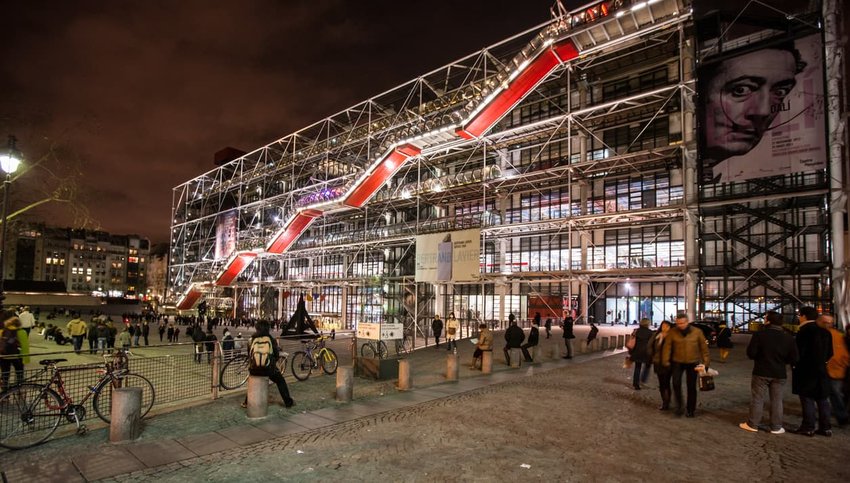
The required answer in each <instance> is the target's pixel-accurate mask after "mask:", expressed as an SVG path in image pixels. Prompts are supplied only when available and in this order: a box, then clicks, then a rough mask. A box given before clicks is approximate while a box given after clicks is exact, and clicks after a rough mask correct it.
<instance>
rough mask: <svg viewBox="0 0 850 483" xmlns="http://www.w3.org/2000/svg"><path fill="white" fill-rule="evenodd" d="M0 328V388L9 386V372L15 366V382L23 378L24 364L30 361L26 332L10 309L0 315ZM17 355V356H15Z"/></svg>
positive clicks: (19, 381) (4, 388) (21, 380)
mask: <svg viewBox="0 0 850 483" xmlns="http://www.w3.org/2000/svg"><path fill="white" fill-rule="evenodd" d="M0 318H2V320H3V323H2V327H3V328H2V330H0V355H2V356H3V358H2V359H0V389H2V390H3V391H5V390H6V389H8V387H9V372H10V370H11V369H12V366H15V382H16V383H21V382H23V380H24V364H26V363H28V362H29V361H30V358H29V352H30V344H29V337H28V336H27V332H26V331H25V330H24V329H23V328H21V321H20V320H18V316H17V314H15V312H14V311H12V310H4V311H3V313H2V315H1V316H0ZM15 356H17V357H15Z"/></svg>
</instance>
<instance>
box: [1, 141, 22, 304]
mask: <svg viewBox="0 0 850 483" xmlns="http://www.w3.org/2000/svg"><path fill="white" fill-rule="evenodd" d="M16 143H17V139H15V136H9V145H8V149H7V150H6V152H5V153H0V169H2V170H3V172H4V173H6V177H5V179H4V180H3V219H2V223H3V228H2V233H3V241H2V242H0V243H2V245H0V310H2V309H3V301H4V300H5V299H6V293H5V291H4V285H5V283H4V282H5V280H6V215H7V214H8V211H9V187H10V186H11V185H12V173H14V172H15V171H17V170H18V167H19V166H20V165H21V153H20V151H18V149H17V147H16V146H15V144H16Z"/></svg>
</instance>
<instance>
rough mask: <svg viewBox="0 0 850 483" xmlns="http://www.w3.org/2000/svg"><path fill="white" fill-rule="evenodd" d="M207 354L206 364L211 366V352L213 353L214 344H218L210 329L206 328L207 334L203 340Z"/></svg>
mask: <svg viewBox="0 0 850 483" xmlns="http://www.w3.org/2000/svg"><path fill="white" fill-rule="evenodd" d="M204 340H205V341H206V342H205V345H206V352H207V364H212V356H213V352H215V343H216V342H218V337H216V336H215V334H214V333H213V329H212V327H209V328H207V334H206V336H205V338H204Z"/></svg>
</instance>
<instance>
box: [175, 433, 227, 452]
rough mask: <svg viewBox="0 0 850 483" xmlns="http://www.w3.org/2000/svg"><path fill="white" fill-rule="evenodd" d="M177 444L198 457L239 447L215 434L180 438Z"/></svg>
mask: <svg viewBox="0 0 850 483" xmlns="http://www.w3.org/2000/svg"><path fill="white" fill-rule="evenodd" d="M177 442H178V443H180V444H182V445H183V446H185V447H186V448H188V449H189V450H190V451H191V452H193V453H195V454H196V455H198V456H204V455H208V454H212V453H217V452H219V451H225V450H228V449H231V448H235V447H237V446H239V445H238V444H237V443H236V442H235V441H233V440H231V439H228V438H225V437H224V436H222V435H220V434H218V433H215V432H212V433H202V434H193V435H192V436H186V437H185V438H180V439H178V440H177Z"/></svg>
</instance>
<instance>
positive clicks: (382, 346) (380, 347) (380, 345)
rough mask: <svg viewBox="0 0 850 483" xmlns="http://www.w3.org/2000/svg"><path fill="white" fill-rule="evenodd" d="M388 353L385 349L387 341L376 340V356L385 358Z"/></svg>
mask: <svg viewBox="0 0 850 483" xmlns="http://www.w3.org/2000/svg"><path fill="white" fill-rule="evenodd" d="M389 353H390V351H389V350H388V349H387V343H386V342H384V341H382V340H379V341H378V357H380V358H381V359H386V358H387V355H388V354H389Z"/></svg>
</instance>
